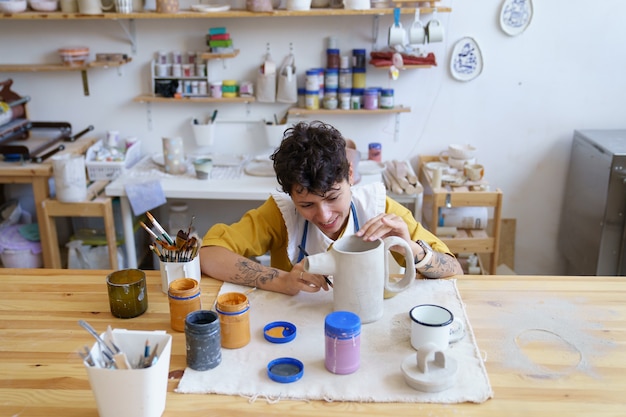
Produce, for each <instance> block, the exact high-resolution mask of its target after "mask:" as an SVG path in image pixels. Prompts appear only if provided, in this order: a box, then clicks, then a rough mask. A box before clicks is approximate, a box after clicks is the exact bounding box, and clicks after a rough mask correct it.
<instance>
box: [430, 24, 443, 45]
mask: <svg viewBox="0 0 626 417" xmlns="http://www.w3.org/2000/svg"><path fill="white" fill-rule="evenodd" d="M426 33H427V35H428V42H429V43H433V42H443V33H444V30H443V25H442V24H441V22H440V21H439V20H438V19H432V20H431V21H430V22H428V25H426Z"/></svg>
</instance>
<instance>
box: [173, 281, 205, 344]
mask: <svg viewBox="0 0 626 417" xmlns="http://www.w3.org/2000/svg"><path fill="white" fill-rule="evenodd" d="M167 298H168V300H169V306H170V324H171V326H172V329H173V330H176V331H177V332H183V331H185V317H187V315H188V314H189V313H191V312H192V311H196V310H200V309H201V308H202V302H201V300H200V284H199V283H198V281H196V280H195V279H193V278H178V279H175V280H174V281H172V282H170V286H169V289H168V291H167Z"/></svg>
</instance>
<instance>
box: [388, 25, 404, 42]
mask: <svg viewBox="0 0 626 417" xmlns="http://www.w3.org/2000/svg"><path fill="white" fill-rule="evenodd" d="M404 36H405V30H404V28H403V27H402V23H400V22H398V23H397V24H393V25H391V27H389V42H388V43H389V46H391V47H393V46H395V45H404Z"/></svg>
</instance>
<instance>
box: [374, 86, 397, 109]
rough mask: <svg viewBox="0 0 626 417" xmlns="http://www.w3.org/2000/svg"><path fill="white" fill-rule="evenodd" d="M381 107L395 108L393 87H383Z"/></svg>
mask: <svg viewBox="0 0 626 417" xmlns="http://www.w3.org/2000/svg"><path fill="white" fill-rule="evenodd" d="M378 105H379V106H380V108H381V109H393V107H394V100H393V88H383V89H382V90H381V92H380V101H379V103H378Z"/></svg>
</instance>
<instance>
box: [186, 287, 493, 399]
mask: <svg viewBox="0 0 626 417" xmlns="http://www.w3.org/2000/svg"><path fill="white" fill-rule="evenodd" d="M248 290H250V288H248V287H242V286H238V285H234V284H229V283H225V284H224V285H223V286H222V289H221V291H220V293H225V292H233V291H235V292H246V291H248ZM248 297H249V299H250V328H251V333H252V338H251V341H250V343H249V344H248V345H246V346H244V347H243V348H240V349H222V362H221V364H220V365H218V366H217V367H216V368H214V369H211V370H209V371H204V372H198V371H194V370H192V369H189V368H187V369H186V370H185V373H184V375H183V377H182V379H181V380H180V382H179V384H178V387H177V389H176V392H179V393H215V394H227V395H241V396H245V397H249V398H251V399H252V400H254V399H256V398H258V397H261V398H264V399H266V400H267V401H270V402H273V401H278V400H284V399H297V400H327V401H360V402H415V403H417V402H431V403H460V402H474V403H481V402H483V401H486V400H487V399H489V398H490V397H492V396H493V391H492V389H491V384H490V383H489V378H488V376H487V372H486V370H485V367H484V364H483V361H482V359H481V356H480V353H479V350H478V346H477V345H476V340H475V338H474V333H473V331H472V327H471V325H470V323H469V321H468V319H467V316H466V313H465V308H464V306H463V303H462V301H461V297H460V295H459V292H458V290H457V287H456V280H453V279H451V280H416V282H415V283H414V284H413V285H411V287H410V288H409V289H407V290H406V291H404V292H402V293H400V294H398V295H396V296H395V297H392V298H390V299H387V300H385V307H384V315H383V318H382V319H380V320H378V321H376V322H374V323H368V324H364V325H363V326H362V329H361V366H360V368H359V369H358V370H357V371H356V372H355V373H353V374H349V375H335V374H333V373H331V372H329V371H327V370H326V368H325V367H324V343H325V336H324V319H325V317H326V315H327V314H328V313H330V312H331V311H332V290H331V291H329V292H324V291H320V292H318V293H314V294H311V293H300V294H298V295H296V296H293V297H292V296H287V295H283V294H278V293H273V292H268V291H263V290H256V291H252V292H251V293H249V294H248ZM424 303H434V304H439V305H442V306H444V307H446V308H448V309H449V310H450V311H452V313H453V314H454V315H455V317H459V318H460V319H461V320H462V321H463V323H464V324H465V329H466V334H465V337H463V339H461V340H460V341H458V342H456V343H454V344H453V345H451V346H450V349H449V350H448V351H447V354H449V355H450V357H452V358H454V359H455V360H456V361H457V362H458V365H459V371H458V374H457V381H456V384H455V386H453V387H452V388H450V389H448V390H446V391H442V392H439V393H424V392H421V391H416V390H414V389H412V388H411V387H409V386H408V385H407V384H406V382H405V381H404V377H403V375H402V371H401V369H400V365H401V363H402V361H403V360H404V358H405V357H407V356H408V355H411V354H415V353H416V351H415V350H414V349H413V348H412V347H411V343H410V330H411V321H410V318H409V310H410V309H411V307H413V306H415V305H417V304H424ZM273 321H288V322H291V323H293V324H295V325H296V327H297V335H296V338H295V339H294V340H293V341H291V342H289V343H284V344H273V343H270V342H268V341H266V340H265V338H264V337H263V327H264V326H265V325H266V324H268V323H270V322H273ZM280 357H293V358H296V359H299V360H300V361H302V362H303V364H304V375H303V376H302V378H301V379H300V380H298V381H296V382H293V383H289V384H281V383H278V382H274V381H272V380H270V379H269V377H268V376H267V364H268V363H269V362H270V361H271V360H273V359H276V358H280Z"/></svg>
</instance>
